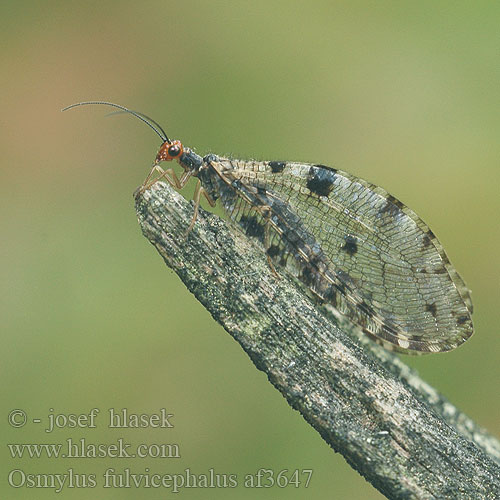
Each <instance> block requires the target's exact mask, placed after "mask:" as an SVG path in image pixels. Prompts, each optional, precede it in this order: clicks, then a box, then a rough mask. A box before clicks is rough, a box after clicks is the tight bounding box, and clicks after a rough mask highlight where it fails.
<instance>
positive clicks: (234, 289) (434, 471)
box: [136, 182, 500, 499]
mask: <svg viewBox="0 0 500 500" xmlns="http://www.w3.org/2000/svg"><path fill="white" fill-rule="evenodd" d="M136 210H137V215H138V218H139V223H140V225H141V229H142V232H143V234H144V236H146V238H148V240H149V241H150V242H151V243H152V244H153V245H154V246H155V247H156V249H157V250H158V252H159V253H160V255H161V256H162V257H163V259H164V261H165V263H166V264H167V265H168V266H169V267H170V268H172V269H173V270H174V271H175V272H176V273H177V274H178V275H179V277H180V279H181V280H182V281H183V282H184V284H185V285H186V286H187V288H188V289H189V290H190V291H191V292H192V293H193V294H194V295H195V297H196V298H197V299H198V300H199V301H200V302H201V303H202V304H203V305H204V307H206V309H207V310H208V311H209V312H210V313H211V315H212V316H213V317H214V319H215V320H216V321H217V322H219V323H220V324H221V325H222V326H223V327H224V328H225V330H226V331H227V332H228V333H229V334H230V335H231V336H232V337H233V338H234V339H236V340H237V341H238V342H239V344H240V345H241V347H243V349H244V350H245V352H246V353H247V354H248V355H249V356H250V358H251V360H252V361H253V363H254V364H255V366H256V367H257V368H258V369H259V370H262V371H264V372H265V373H266V374H267V376H268V378H269V381H270V382H271V383H272V384H273V385H274V386H275V387H276V388H277V389H278V390H279V391H280V392H281V393H282V394H283V396H284V397H285V398H286V400H287V401H288V403H289V404H290V406H291V407H292V408H294V409H296V410H298V411H299V412H300V413H301V414H302V416H303V417H304V419H305V420H306V421H307V422H308V423H309V424H310V425H312V426H313V427H314V428H315V429H316V430H317V431H318V432H319V433H320V435H321V436H322V437H323V439H324V440H325V441H326V442H327V443H328V444H329V445H330V446H331V447H332V448H333V449H334V450H335V451H337V452H339V453H342V455H343V456H344V457H345V459H346V460H347V462H348V463H349V464H350V465H351V466H352V467H353V468H354V469H355V470H357V471H358V472H359V473H360V474H361V475H362V476H364V477H365V479H366V480H367V481H369V482H370V483H371V484H372V485H373V486H374V487H375V488H377V489H378V490H379V491H380V492H381V493H383V494H384V495H386V496H387V497H388V498H391V499H401V498H405V499H407V498H418V499H428V498H429V499H430V498H440V499H441V498H450V499H476V498H477V499H497V498H500V493H499V492H500V465H499V464H500V443H499V442H498V441H497V440H496V439H495V438H494V437H492V436H490V435H489V434H488V433H487V432H486V431H484V430H482V429H481V428H479V427H478V426H477V425H476V424H475V423H474V422H473V421H472V420H471V419H469V418H468V417H467V416H465V415H464V414H463V413H461V412H460V411H459V410H458V409H457V408H455V407H454V406H453V405H452V404H451V403H450V402H449V401H447V400H446V399H445V398H444V397H443V396H441V395H440V394H439V393H438V392H437V391H436V390H435V389H433V388H432V387H431V386H429V385H428V384H427V383H425V382H424V381H423V380H421V379H420V378H419V377H418V376H417V375H416V374H415V373H414V372H413V371H412V370H411V369H410V368H408V367H407V366H406V365H405V364H404V363H402V362H401V361H400V359H399V358H398V357H397V356H395V355H393V354H392V353H390V352H388V351H385V350H384V349H382V348H381V347H379V346H377V345H375V344H374V343H372V342H371V341H368V340H366V341H364V340H363V339H360V338H359V336H357V335H356V334H353V332H352V331H351V330H352V327H350V326H349V324H348V323H346V324H343V323H342V324H339V323H338V322H337V321H335V319H334V318H332V317H331V316H330V315H329V314H328V313H327V312H326V311H324V310H323V308H321V307H318V305H317V304H315V303H314V301H313V300H312V299H311V298H310V297H309V296H308V295H307V293H305V289H304V288H303V286H302V285H301V284H300V283H298V282H296V281H295V280H294V279H293V278H290V277H288V276H287V275H286V274H285V273H280V272H279V270H278V272H279V274H280V275H279V277H276V276H275V275H274V274H273V273H272V271H271V270H270V267H269V265H268V262H267V259H266V256H265V252H264V251H263V249H262V248H261V247H259V246H258V245H257V244H255V243H254V242H253V240H251V239H249V238H248V237H246V236H245V235H244V234H243V233H242V232H241V231H240V230H239V229H238V228H237V227H234V226H233V225H232V224H231V223H228V222H226V221H224V220H222V219H220V218H219V217H217V216H216V215H213V214H209V213H207V212H205V211H204V210H200V214H199V216H198V219H197V220H196V224H195V225H194V228H193V230H192V231H191V232H190V233H189V234H188V235H187V236H185V233H186V229H187V228H188V226H189V224H190V222H191V219H192V217H193V205H192V203H190V202H188V201H186V200H185V199H184V198H183V197H182V196H181V195H180V194H179V193H177V192H176V191H175V190H173V189H172V188H171V187H170V186H168V185H166V184H164V183H161V182H158V183H156V184H155V185H153V187H152V188H150V189H149V190H147V191H145V192H144V193H142V194H138V195H136ZM334 488H335V486H334V485H332V495H333V496H334Z"/></svg>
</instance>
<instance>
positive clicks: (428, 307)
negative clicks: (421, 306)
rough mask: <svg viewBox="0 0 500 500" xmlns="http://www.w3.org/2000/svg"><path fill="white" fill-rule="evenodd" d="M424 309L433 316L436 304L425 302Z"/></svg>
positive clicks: (435, 311)
mask: <svg viewBox="0 0 500 500" xmlns="http://www.w3.org/2000/svg"><path fill="white" fill-rule="evenodd" d="M425 310H426V311H427V312H430V313H431V314H432V315H433V316H434V317H436V314H437V308H436V304H426V306H425Z"/></svg>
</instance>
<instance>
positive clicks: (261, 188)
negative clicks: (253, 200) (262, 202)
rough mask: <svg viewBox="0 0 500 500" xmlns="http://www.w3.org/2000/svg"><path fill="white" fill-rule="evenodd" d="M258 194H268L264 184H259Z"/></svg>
mask: <svg viewBox="0 0 500 500" xmlns="http://www.w3.org/2000/svg"><path fill="white" fill-rule="evenodd" d="M257 194H260V195H261V196H265V195H266V194H267V191H266V188H265V187H262V186H257Z"/></svg>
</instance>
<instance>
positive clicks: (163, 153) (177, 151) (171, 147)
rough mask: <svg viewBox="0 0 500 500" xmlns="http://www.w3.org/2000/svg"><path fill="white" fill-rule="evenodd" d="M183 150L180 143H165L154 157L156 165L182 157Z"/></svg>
mask: <svg viewBox="0 0 500 500" xmlns="http://www.w3.org/2000/svg"><path fill="white" fill-rule="evenodd" d="M183 152H184V148H183V147H182V143H181V141H165V142H164V143H163V144H162V145H161V147H160V149H159V151H158V154H157V155H156V163H160V162H161V161H170V160H177V159H179V158H180V157H181V156H182V153H183Z"/></svg>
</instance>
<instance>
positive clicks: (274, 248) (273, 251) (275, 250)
mask: <svg viewBox="0 0 500 500" xmlns="http://www.w3.org/2000/svg"><path fill="white" fill-rule="evenodd" d="M279 254H280V247H279V245H271V246H270V247H269V248H268V249H267V255H269V257H271V258H273V257H276V256H277V255H279Z"/></svg>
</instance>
